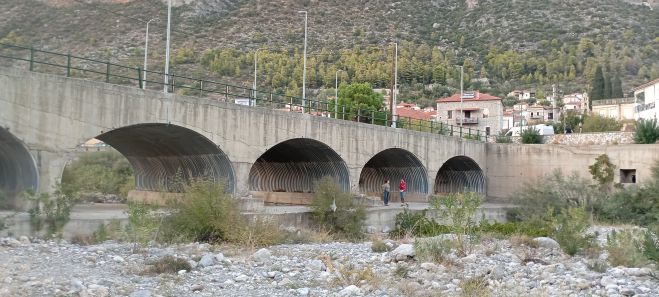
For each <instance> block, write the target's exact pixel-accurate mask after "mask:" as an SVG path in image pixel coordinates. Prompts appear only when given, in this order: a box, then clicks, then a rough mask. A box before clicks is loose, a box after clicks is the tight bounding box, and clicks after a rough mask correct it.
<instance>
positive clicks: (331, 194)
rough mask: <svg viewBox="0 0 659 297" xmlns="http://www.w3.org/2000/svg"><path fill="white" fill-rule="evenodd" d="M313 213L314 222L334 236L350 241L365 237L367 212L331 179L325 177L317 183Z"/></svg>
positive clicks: (312, 203)
mask: <svg viewBox="0 0 659 297" xmlns="http://www.w3.org/2000/svg"><path fill="white" fill-rule="evenodd" d="M311 212H312V218H313V220H314V222H315V223H317V224H318V225H320V226H321V227H322V228H326V229H328V230H330V231H331V232H332V233H333V234H336V235H339V236H343V237H345V238H348V239H361V238H363V237H364V233H363V229H364V222H365V221H366V210H365V209H364V207H363V206H361V205H357V204H356V203H355V200H354V199H353V198H352V196H351V195H350V193H347V192H344V191H343V190H342V189H341V188H340V187H339V185H338V184H337V183H336V181H335V180H334V179H332V178H331V177H324V178H322V179H320V180H319V181H318V182H317V183H316V185H315V194H314V197H313V200H312V202H311Z"/></svg>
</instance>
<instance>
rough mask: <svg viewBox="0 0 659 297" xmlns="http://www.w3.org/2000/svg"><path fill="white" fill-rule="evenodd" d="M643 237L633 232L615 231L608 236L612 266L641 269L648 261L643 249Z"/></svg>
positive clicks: (607, 245) (608, 249)
mask: <svg viewBox="0 0 659 297" xmlns="http://www.w3.org/2000/svg"><path fill="white" fill-rule="evenodd" d="M641 238H642V237H641V235H640V234H638V232H632V231H631V230H622V231H615V230H613V231H612V232H611V233H610V234H609V235H607V236H606V250H607V252H608V253H609V257H608V260H609V263H611V265H612V266H614V267H615V266H625V267H641V266H643V265H645V264H646V263H647V262H648V260H647V258H646V257H645V255H644V254H643V250H642V249H641Z"/></svg>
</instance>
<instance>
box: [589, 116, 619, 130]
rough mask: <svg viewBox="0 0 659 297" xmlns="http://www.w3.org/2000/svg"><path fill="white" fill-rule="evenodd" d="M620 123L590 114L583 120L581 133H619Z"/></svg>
mask: <svg viewBox="0 0 659 297" xmlns="http://www.w3.org/2000/svg"><path fill="white" fill-rule="evenodd" d="M620 128H622V123H620V122H618V121H616V119H614V118H610V117H604V116H600V115H598V114H592V115H589V116H586V117H585V118H584V120H583V132H610V131H620Z"/></svg>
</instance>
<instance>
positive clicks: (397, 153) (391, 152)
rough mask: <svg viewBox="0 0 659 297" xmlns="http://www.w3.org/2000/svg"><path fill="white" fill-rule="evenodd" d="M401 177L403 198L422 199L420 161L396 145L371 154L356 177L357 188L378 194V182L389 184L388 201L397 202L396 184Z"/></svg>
mask: <svg viewBox="0 0 659 297" xmlns="http://www.w3.org/2000/svg"><path fill="white" fill-rule="evenodd" d="M401 179H405V182H406V183H407V190H406V194H405V201H417V202H425V201H426V195H427V194H428V174H427V171H426V168H425V167H424V166H423V164H422V163H421V161H419V159H418V158H417V157H416V156H415V155H414V154H412V153H410V152H409V151H406V150H404V149H399V148H391V149H387V150H384V151H382V152H380V153H378V154H377V155H375V156H373V157H372V158H371V159H370V160H369V161H368V162H367V163H366V165H364V168H363V169H362V173H361V175H360V176H359V190H360V192H361V193H364V194H366V195H368V196H377V197H381V196H382V184H384V182H385V180H389V181H390V183H391V201H400V194H399V184H400V180H401Z"/></svg>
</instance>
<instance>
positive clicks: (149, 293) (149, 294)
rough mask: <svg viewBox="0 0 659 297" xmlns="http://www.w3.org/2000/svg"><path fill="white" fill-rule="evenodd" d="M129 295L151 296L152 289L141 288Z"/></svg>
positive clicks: (138, 296) (132, 296)
mask: <svg viewBox="0 0 659 297" xmlns="http://www.w3.org/2000/svg"><path fill="white" fill-rule="evenodd" d="M129 297H151V291H149V290H139V291H135V292H133V293H131V294H130V296H129Z"/></svg>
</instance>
